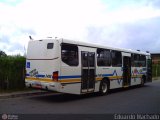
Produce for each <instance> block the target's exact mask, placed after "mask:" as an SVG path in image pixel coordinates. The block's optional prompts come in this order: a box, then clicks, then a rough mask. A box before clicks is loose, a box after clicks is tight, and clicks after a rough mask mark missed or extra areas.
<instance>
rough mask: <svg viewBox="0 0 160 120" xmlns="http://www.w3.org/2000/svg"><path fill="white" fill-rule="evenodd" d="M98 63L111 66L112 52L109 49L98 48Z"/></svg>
mask: <svg viewBox="0 0 160 120" xmlns="http://www.w3.org/2000/svg"><path fill="white" fill-rule="evenodd" d="M97 65H98V66H111V52H110V50H107V49H99V48H98V49H97Z"/></svg>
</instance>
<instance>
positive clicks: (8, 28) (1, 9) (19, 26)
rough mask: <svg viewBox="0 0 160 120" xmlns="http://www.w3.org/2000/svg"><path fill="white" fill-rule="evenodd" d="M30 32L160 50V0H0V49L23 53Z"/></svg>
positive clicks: (153, 50)
mask: <svg viewBox="0 0 160 120" xmlns="http://www.w3.org/2000/svg"><path fill="white" fill-rule="evenodd" d="M29 35H31V36H33V38H44V37H50V36H51V37H58V38H66V39H73V40H79V41H87V42H92V43H97V44H103V45H108V46H113V47H120V48H127V49H135V50H137V49H139V50H142V51H150V52H154V53H155V52H156V53H157V52H160V0H0V50H3V51H5V52H6V53H7V54H10V55H13V54H18V53H20V54H22V55H23V54H24V49H25V48H27V43H28V41H29V37H28V36H29Z"/></svg>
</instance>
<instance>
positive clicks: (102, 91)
mask: <svg viewBox="0 0 160 120" xmlns="http://www.w3.org/2000/svg"><path fill="white" fill-rule="evenodd" d="M108 90H109V85H108V82H107V81H105V80H103V81H102V82H101V84H100V90H99V93H100V95H105V94H107V93H108Z"/></svg>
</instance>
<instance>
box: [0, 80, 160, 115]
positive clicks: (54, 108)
mask: <svg viewBox="0 0 160 120" xmlns="http://www.w3.org/2000/svg"><path fill="white" fill-rule="evenodd" d="M0 113H1V114H2V113H7V114H55V113H72V114H103V113H146V114H147V113H160V80H156V81H154V82H152V83H147V84H146V85H145V86H144V87H133V88H130V89H120V90H112V91H111V92H110V93H109V94H108V95H106V96H98V95H97V94H89V95H83V96H78V95H70V94H60V93H53V95H52V94H49V95H34V96H25V97H24V96H23V97H17V98H8V99H0Z"/></svg>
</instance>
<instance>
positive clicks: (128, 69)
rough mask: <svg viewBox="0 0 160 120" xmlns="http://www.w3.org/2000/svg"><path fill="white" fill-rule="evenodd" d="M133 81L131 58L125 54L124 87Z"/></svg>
mask: <svg viewBox="0 0 160 120" xmlns="http://www.w3.org/2000/svg"><path fill="white" fill-rule="evenodd" d="M130 82H131V58H130V57H128V56H123V87H128V86H129V85H130Z"/></svg>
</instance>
